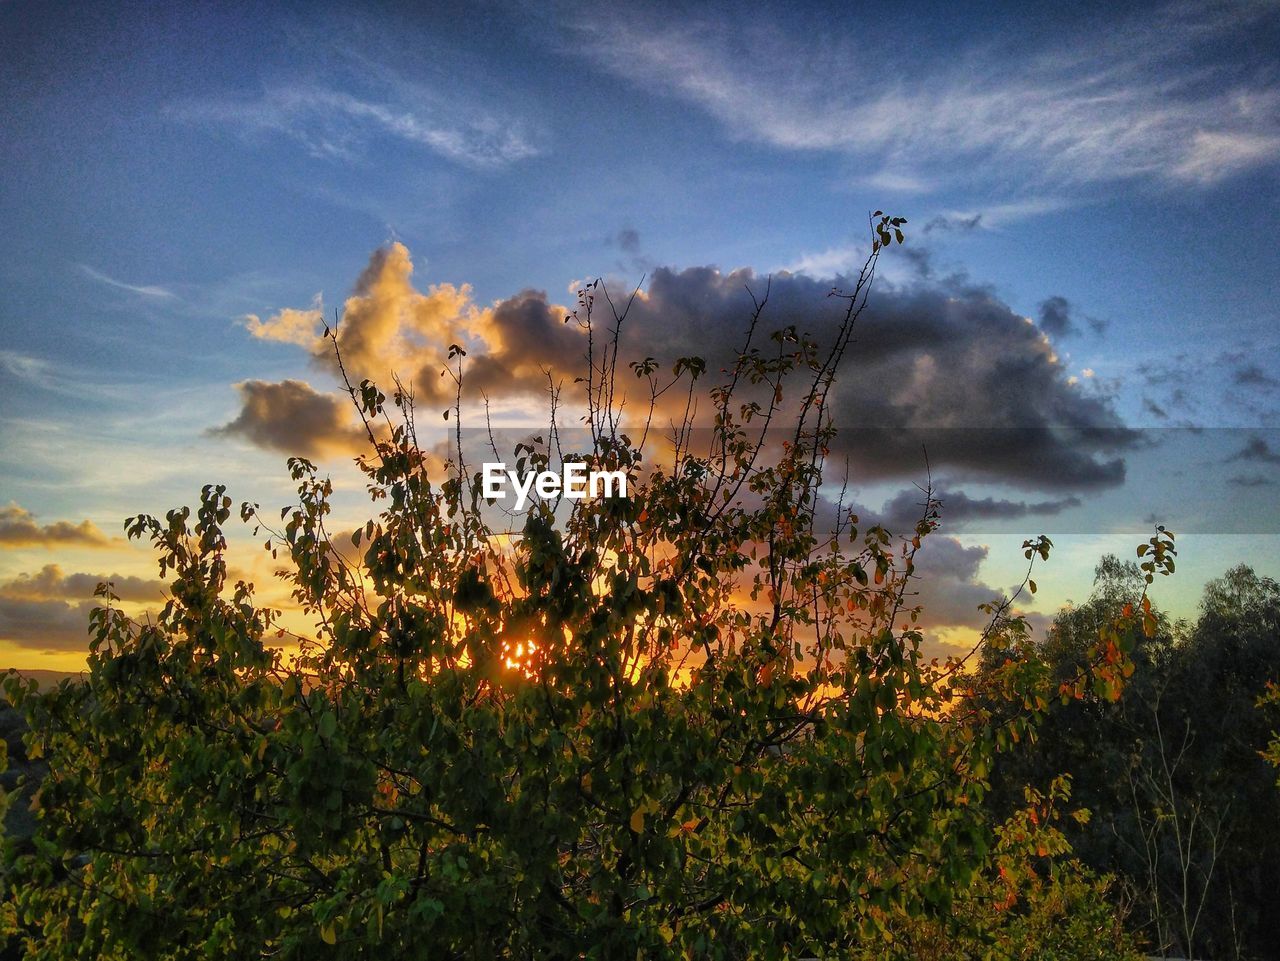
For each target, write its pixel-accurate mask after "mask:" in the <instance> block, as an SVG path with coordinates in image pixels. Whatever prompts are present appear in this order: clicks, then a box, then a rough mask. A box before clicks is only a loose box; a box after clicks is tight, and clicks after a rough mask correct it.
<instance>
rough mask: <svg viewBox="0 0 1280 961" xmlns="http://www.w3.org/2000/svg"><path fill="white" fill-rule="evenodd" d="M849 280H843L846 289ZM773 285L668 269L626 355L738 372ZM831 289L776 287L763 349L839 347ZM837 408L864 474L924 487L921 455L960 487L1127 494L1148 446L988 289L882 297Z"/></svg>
mask: <svg viewBox="0 0 1280 961" xmlns="http://www.w3.org/2000/svg"><path fill="white" fill-rule="evenodd" d="M840 282H841V281H839V280H837V283H840ZM766 284H767V281H766V278H763V277H759V276H757V275H755V274H754V273H753V272H752V271H750V270H738V271H733V272H731V273H722V272H721V271H719V270H717V269H715V268H712V267H693V268H687V269H684V270H673V269H670V268H659V269H658V270H656V271H655V272H654V273H653V275H652V278H651V281H650V284H649V287H648V290H647V291H646V292H645V295H644V296H643V297H641V298H638V299H637V300H636V302H635V303H634V304H633V306H632V309H631V312H630V313H629V314H628V316H627V321H626V331H627V336H626V339H625V343H624V352H628V353H631V354H633V355H634V356H637V357H642V356H646V355H652V356H655V357H657V358H659V359H660V360H664V361H666V362H668V363H669V362H670V361H672V360H674V359H675V358H677V357H680V356H685V355H699V356H704V357H706V358H707V360H708V365H709V367H710V369H711V370H713V371H714V370H718V369H721V368H724V367H727V366H728V365H729V364H730V363H732V360H733V356H734V353H733V352H734V350H735V349H736V347H737V346H738V345H740V344H741V342H742V336H743V332H744V330H745V328H746V322H747V320H748V318H749V316H750V312H751V297H750V296H749V295H748V293H747V291H746V289H744V288H749V289H751V290H752V291H754V292H755V294H756V295H757V296H762V295H763V293H764V291H765V289H766ZM831 287H832V284H831V282H829V281H819V280H813V279H811V278H809V277H806V276H804V275H798V274H797V275H788V274H782V275H779V276H775V277H774V278H773V279H772V283H771V284H769V285H768V290H769V299H768V304H767V306H766V309H765V312H764V317H763V320H762V330H763V331H764V333H762V334H760V335H758V336H759V340H758V343H759V344H761V345H766V346H767V343H768V341H767V331H769V330H771V329H778V328H782V327H786V326H788V325H795V326H796V328H797V329H799V330H800V331H803V332H807V333H808V334H810V335H812V336H813V337H815V338H816V339H817V340H818V341H819V342H822V341H824V340H825V341H830V339H831V337H832V336H834V333H835V331H836V329H837V326H838V324H839V322H840V318H841V317H842V315H843V307H842V305H843V301H840V300H838V299H832V298H830V297H828V296H827V295H828V293H829V292H830V290H831ZM832 410H833V412H834V416H835V419H836V423H837V426H838V427H839V428H840V430H841V433H840V435H839V436H838V438H837V445H838V448H837V450H836V453H837V455H844V454H847V455H849V457H850V459H851V466H852V468H853V473H854V476H855V477H859V478H862V479H878V478H890V477H919V476H920V475H921V473H922V472H923V468H924V456H923V454H922V447H923V448H925V449H926V450H927V451H928V457H929V460H930V461H931V463H932V464H933V465H934V467H935V468H948V469H949V471H950V473H951V474H953V475H954V476H956V477H957V478H959V479H962V480H969V479H983V480H1005V481H1010V482H1013V483H1016V484H1019V485H1022V486H1025V487H1030V488H1044V489H1053V490H1083V489H1091V488H1099V487H1107V486H1112V485H1116V484H1119V483H1121V482H1122V481H1123V479H1124V475H1125V465H1124V459H1123V454H1124V452H1125V451H1128V450H1132V449H1134V448H1136V447H1137V446H1138V444H1139V439H1138V436H1137V435H1136V433H1135V432H1133V431H1131V430H1129V429H1128V428H1126V427H1125V426H1124V424H1123V423H1122V422H1121V421H1120V419H1119V417H1118V416H1117V415H1116V413H1115V411H1114V410H1113V408H1112V407H1111V404H1110V402H1109V401H1108V400H1106V399H1105V398H1102V397H1099V396H1097V395H1095V394H1093V393H1090V392H1088V391H1086V390H1084V389H1082V388H1081V387H1080V386H1079V385H1077V384H1074V383H1072V382H1071V380H1070V378H1069V375H1068V372H1067V371H1066V369H1065V368H1064V367H1063V365H1062V363H1061V362H1060V361H1059V360H1058V358H1057V356H1056V354H1055V353H1054V350H1053V347H1052V344H1051V343H1050V342H1049V341H1048V340H1047V339H1046V337H1045V336H1044V334H1043V333H1042V332H1041V331H1040V330H1039V329H1038V328H1037V327H1036V326H1035V325H1033V324H1031V323H1029V322H1028V321H1027V320H1026V318H1024V317H1022V316H1020V315H1019V314H1017V313H1015V312H1014V311H1013V310H1011V309H1010V308H1009V307H1008V305H1006V304H1004V303H1003V302H1002V301H1000V300H999V299H998V298H996V297H995V296H994V295H993V294H992V293H991V292H990V291H988V290H986V289H983V288H981V287H976V286H973V285H968V284H963V283H947V284H939V285H930V284H914V285H910V286H903V287H897V288H891V289H882V290H879V291H876V292H875V293H874V294H873V296H872V306H871V308H870V309H869V310H868V311H867V313H866V315H865V316H864V317H863V318H862V319H861V320H860V321H859V327H858V329H857V331H856V333H855V337H854V342H853V344H852V346H851V347H850V350H849V352H848V354H847V356H846V360H845V366H844V369H843V370H842V371H841V374H840V376H839V377H838V378H837V384H836V387H835V389H834V391H833V398H832Z"/></svg>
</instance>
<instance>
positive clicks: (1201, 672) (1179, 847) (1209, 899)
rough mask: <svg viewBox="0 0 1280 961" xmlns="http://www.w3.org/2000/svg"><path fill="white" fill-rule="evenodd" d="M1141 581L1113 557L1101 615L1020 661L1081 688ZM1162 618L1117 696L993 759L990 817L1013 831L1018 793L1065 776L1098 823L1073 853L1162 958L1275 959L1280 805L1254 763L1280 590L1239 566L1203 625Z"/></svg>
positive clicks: (1098, 605)
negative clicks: (1099, 640) (1101, 628)
mask: <svg viewBox="0 0 1280 961" xmlns="http://www.w3.org/2000/svg"><path fill="white" fill-rule="evenodd" d="M1143 582H1144V578H1143V576H1142V572H1141V570H1140V569H1139V568H1138V567H1137V565H1135V564H1125V563H1121V562H1120V561H1118V560H1116V559H1115V558H1105V559H1104V560H1103V563H1102V564H1101V565H1100V566H1099V568H1098V571H1097V585H1096V589H1095V592H1094V595H1093V596H1092V597H1091V598H1090V600H1089V601H1088V602H1086V603H1084V604H1081V605H1079V606H1078V607H1074V608H1071V609H1068V610H1066V611H1064V612H1062V613H1061V614H1060V615H1059V616H1058V618H1057V620H1056V622H1055V624H1054V626H1053V628H1052V630H1051V631H1050V632H1049V634H1048V635H1047V637H1046V638H1045V639H1044V640H1043V641H1042V642H1040V643H1038V644H1035V645H1029V648H1030V649H1029V650H1028V651H1026V652H1024V653H1025V654H1026V656H1027V657H1028V658H1036V657H1038V658H1040V659H1042V660H1043V662H1044V663H1045V669H1046V670H1049V671H1050V672H1053V673H1055V675H1069V674H1071V673H1072V672H1074V671H1075V670H1076V669H1077V665H1078V663H1079V660H1080V658H1081V657H1083V656H1084V652H1085V651H1086V650H1087V648H1088V645H1089V644H1090V640H1089V639H1090V637H1091V636H1095V635H1096V631H1097V627H1098V625H1099V624H1100V623H1103V622H1105V621H1106V620H1107V619H1108V618H1110V617H1112V616H1114V615H1115V613H1116V612H1121V611H1123V609H1124V608H1125V607H1126V606H1132V605H1135V604H1136V603H1138V602H1136V601H1135V598H1136V597H1137V594H1138V593H1139V592H1140V591H1141V585H1142V583H1143ZM1154 616H1155V618H1156V624H1157V629H1156V631H1155V632H1154V634H1153V636H1151V637H1146V636H1145V635H1144V636H1140V637H1138V638H1137V639H1136V643H1135V646H1134V651H1133V665H1134V668H1135V670H1134V673H1133V675H1132V677H1131V678H1130V679H1129V681H1128V683H1127V684H1126V686H1125V688H1124V690H1123V692H1122V695H1121V697H1120V698H1119V699H1118V700H1116V701H1115V702H1107V701H1094V702H1076V701H1072V702H1070V703H1067V704H1059V705H1053V706H1051V707H1050V710H1049V711H1048V714H1047V716H1046V717H1045V719H1044V721H1043V723H1042V724H1041V725H1039V727H1038V728H1037V730H1036V740H1035V743H1034V744H1033V745H1031V744H1028V745H1026V746H1024V747H1023V748H1022V749H1020V750H1018V751H1016V752H1012V753H1009V754H1006V755H1003V756H1002V757H1001V758H999V759H998V763H997V766H996V771H995V778H994V784H993V790H992V793H991V795H989V797H988V803H989V804H990V805H991V809H992V812H993V815H995V816H997V817H999V816H1002V815H1003V814H1004V813H1006V812H1008V811H1009V810H1011V809H1013V808H1014V807H1015V806H1016V804H1017V803H1018V800H1017V796H1018V794H1019V792H1020V791H1021V790H1022V785H1024V784H1027V783H1032V784H1042V783H1045V781H1046V780H1047V779H1049V778H1051V777H1053V776H1054V774H1056V773H1059V772H1063V771H1070V772H1071V773H1072V775H1073V785H1074V798H1075V800H1076V801H1077V802H1078V803H1081V804H1083V805H1084V806H1086V807H1087V808H1088V809H1090V810H1091V811H1092V812H1093V817H1092V818H1091V820H1090V821H1089V822H1087V823H1085V824H1079V825H1068V826H1067V830H1066V832H1065V833H1066V835H1067V837H1068V839H1069V841H1070V843H1071V845H1072V849H1073V851H1074V852H1075V854H1076V855H1077V856H1078V857H1079V858H1080V859H1081V860H1082V861H1083V862H1084V863H1085V864H1087V865H1088V866H1089V867H1090V868H1091V869H1093V870H1096V871H1101V872H1107V873H1111V874H1114V875H1116V877H1117V882H1116V884H1117V886H1118V888H1119V889H1120V892H1121V896H1122V897H1123V898H1124V900H1126V901H1128V902H1131V903H1132V904H1133V918H1134V920H1135V922H1136V923H1137V925H1138V928H1139V930H1140V931H1141V932H1142V933H1143V935H1144V936H1145V937H1146V939H1147V940H1148V942H1149V943H1150V945H1151V946H1152V947H1153V949H1155V950H1157V951H1159V952H1160V953H1163V954H1170V955H1177V956H1183V957H1236V958H1241V957H1268V956H1270V952H1271V950H1272V946H1273V945H1274V944H1275V943H1276V939H1277V937H1280V929H1277V927H1276V921H1275V920H1274V918H1275V913H1274V911H1272V910H1271V898H1272V895H1271V893H1272V892H1273V891H1274V890H1275V887H1276V885H1277V884H1280V857H1278V855H1280V793H1278V792H1276V790H1275V785H1274V780H1275V779H1274V776H1273V773H1272V772H1271V771H1269V770H1268V769H1267V767H1266V765H1265V763H1264V761H1263V759H1262V758H1261V757H1259V755H1260V754H1264V755H1265V751H1266V747H1265V746H1266V743H1267V739H1268V730H1269V728H1268V726H1267V718H1266V716H1265V715H1264V714H1263V713H1262V712H1260V711H1258V710H1257V709H1256V707H1255V704H1256V703H1257V701H1258V700H1259V698H1260V697H1261V696H1263V695H1265V692H1266V690H1267V687H1266V685H1267V683H1268V680H1269V679H1270V678H1274V677H1275V676H1276V671H1277V669H1278V666H1280V589H1278V588H1277V586H1276V585H1275V583H1274V582H1273V581H1270V580H1269V579H1268V578H1262V577H1258V576H1257V575H1256V574H1255V573H1254V572H1253V571H1251V570H1249V569H1248V568H1245V567H1236V568H1233V569H1232V570H1230V571H1229V572H1227V574H1226V575H1224V576H1223V577H1222V578H1219V579H1217V580H1214V581H1211V582H1210V583H1209V584H1208V585H1206V588H1205V592H1204V599H1203V601H1202V603H1201V615H1200V617H1199V619H1198V620H1197V621H1196V623H1195V624H1193V625H1174V624H1170V623H1169V622H1168V620H1167V619H1166V618H1165V617H1164V616H1163V615H1160V614H1159V612H1155V614H1154Z"/></svg>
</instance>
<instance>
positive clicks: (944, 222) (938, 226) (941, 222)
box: [922, 213, 982, 234]
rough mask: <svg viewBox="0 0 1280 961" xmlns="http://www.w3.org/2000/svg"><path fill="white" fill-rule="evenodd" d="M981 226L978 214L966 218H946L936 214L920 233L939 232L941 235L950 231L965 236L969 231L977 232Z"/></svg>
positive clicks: (955, 216) (980, 218) (980, 216)
mask: <svg viewBox="0 0 1280 961" xmlns="http://www.w3.org/2000/svg"><path fill="white" fill-rule="evenodd" d="M981 225H982V214H980V213H977V214H971V215H969V216H967V217H962V216H957V215H951V216H948V215H946V214H938V215H937V216H936V217H934V218H933V219H932V220H930V221H929V222H928V223H927V224H925V225H924V228H923V230H922V233H925V234H931V233H933V232H935V231H939V232H942V233H950V232H952V231H955V232H957V233H965V234H967V233H969V232H970V231H974V230H977V229H978V227H979V226H981Z"/></svg>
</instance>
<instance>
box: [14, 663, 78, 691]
mask: <svg viewBox="0 0 1280 961" xmlns="http://www.w3.org/2000/svg"><path fill="white" fill-rule="evenodd" d="M6 673H8V669H7V668H5V669H0V677H3V676H4V674H6ZM18 673H19V674H21V675H22V676H23V677H32V678H35V681H36V683H37V684H39V685H40V690H42V691H47V690H49V688H51V687H54V686H55V685H57V683H58V682H59V681H62V680H65V679H66V678H68V677H72V678H78V677H81V676H82V675H83V672H81V671H43V670H38V669H31V670H27V669H24V668H18Z"/></svg>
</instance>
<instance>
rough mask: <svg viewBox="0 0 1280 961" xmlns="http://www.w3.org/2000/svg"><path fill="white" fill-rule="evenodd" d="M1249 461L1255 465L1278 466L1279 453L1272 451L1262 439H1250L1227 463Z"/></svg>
mask: <svg viewBox="0 0 1280 961" xmlns="http://www.w3.org/2000/svg"><path fill="white" fill-rule="evenodd" d="M1235 461H1249V462H1252V463H1255V464H1280V453H1277V452H1276V451H1273V450H1272V449H1271V447H1270V445H1268V444H1267V442H1266V440H1265V439H1264V438H1262V437H1250V438H1249V440H1247V441H1246V442H1245V445H1244V447H1242V448H1241V449H1240V450H1238V451H1237V452H1236V453H1234V454H1232V455H1231V456H1230V457H1228V458H1227V463H1228V464H1230V463H1234V462H1235Z"/></svg>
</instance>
